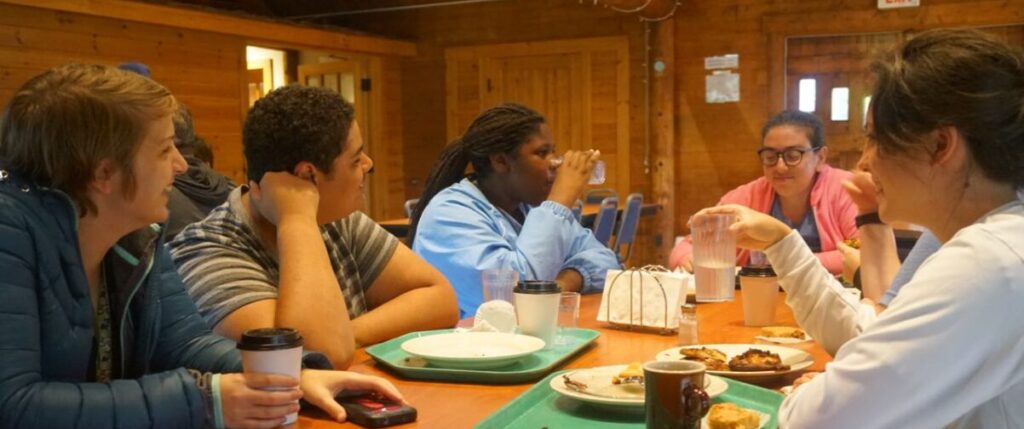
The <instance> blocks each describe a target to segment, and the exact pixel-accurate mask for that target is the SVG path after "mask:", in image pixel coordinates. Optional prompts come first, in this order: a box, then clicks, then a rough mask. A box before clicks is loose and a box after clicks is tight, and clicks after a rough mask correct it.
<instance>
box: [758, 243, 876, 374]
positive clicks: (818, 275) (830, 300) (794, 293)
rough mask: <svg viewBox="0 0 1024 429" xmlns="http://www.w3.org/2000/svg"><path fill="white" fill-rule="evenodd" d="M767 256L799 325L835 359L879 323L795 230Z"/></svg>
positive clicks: (775, 245) (871, 311) (872, 309)
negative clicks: (835, 356)
mask: <svg viewBox="0 0 1024 429" xmlns="http://www.w3.org/2000/svg"><path fill="white" fill-rule="evenodd" d="M765 254H766V255H767V256H768V259H769V260H770V261H771V263H772V267H773V268H774V269H775V272H776V274H778V276H779V284H780V285H781V286H782V288H783V289H784V290H785V291H786V304H787V305H789V307H790V308H792V309H793V315H794V316H795V317H796V321H797V323H798V324H799V325H800V327H801V328H803V329H804V330H805V331H807V333H808V334H809V335H810V336H811V337H812V338H814V339H815V340H816V341H817V342H818V343H819V344H821V345H822V347H824V348H825V351H827V352H828V353H829V354H831V355H833V356H834V355H835V354H836V351H838V350H839V348H840V347H842V346H843V344H846V342H847V341H849V340H850V339H852V338H854V337H856V336H857V335H860V333H861V332H862V331H863V330H864V329H865V328H867V326H868V325H870V324H871V323H873V322H874V321H875V320H876V318H877V316H876V315H875V310H874V308H873V307H871V306H868V305H865V304H861V303H859V302H858V301H857V299H856V297H854V296H853V295H850V294H848V293H846V292H845V291H844V290H843V286H842V285H841V284H840V283H839V281H837V280H836V279H835V277H833V276H832V274H831V273H829V272H828V270H826V269H825V267H824V266H822V265H821V262H820V261H819V260H818V258H816V257H815V256H814V253H812V252H811V249H809V248H808V247H807V244H805V243H804V241H803V239H802V238H800V234H799V233H797V231H796V230H793V231H792V232H790V233H789V235H787V236H786V237H785V238H783V239H782V240H780V241H779V242H778V243H775V244H774V245H773V246H771V247H769V248H767V249H765Z"/></svg>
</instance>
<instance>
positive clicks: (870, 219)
mask: <svg viewBox="0 0 1024 429" xmlns="http://www.w3.org/2000/svg"><path fill="white" fill-rule="evenodd" d="M853 223H855V224H857V228H860V227H862V226H864V225H871V224H874V223H879V224H884V223H885V222H882V218H880V217H878V212H871V213H864V214H862V215H857V217H855V218H853Z"/></svg>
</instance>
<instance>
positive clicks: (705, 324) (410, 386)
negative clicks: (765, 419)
mask: <svg viewBox="0 0 1024 429" xmlns="http://www.w3.org/2000/svg"><path fill="white" fill-rule="evenodd" d="M783 301H784V295H783V294H782V293H780V294H779V300H778V304H777V308H776V312H775V322H776V324H777V325H788V326H796V323H795V321H794V320H793V313H792V312H791V311H790V309H789V307H787V306H786V305H785V303H784V302H783ZM600 302H601V296H600V295H587V296H584V297H583V299H582V301H581V304H580V323H579V325H580V327H583V328H590V329H596V330H598V331H600V332H601V336H600V337H599V338H598V339H597V340H596V341H595V342H594V343H593V344H592V345H591V346H590V347H589V348H588V349H585V350H583V351H582V352H580V353H579V354H577V355H576V356H575V357H573V358H571V359H570V360H569V362H568V363H567V364H565V365H563V366H562V367H561V368H557V369H556V370H561V369H566V368H587V367H593V366H602V365H614V364H625V363H629V362H634V361H650V360H654V356H655V355H656V354H657V353H658V352H659V351H662V350H664V349H667V348H670V347H674V346H676V336H675V334H673V335H667V336H662V335H658V334H654V333H648V332H630V331H625V330H620V329H613V328H609V327H607V326H606V325H605V324H603V323H600V322H597V310H598V306H599V305H600ZM697 319H698V323H699V330H700V331H699V335H700V340H701V342H702V343H705V344H713V343H752V342H754V336H756V335H757V334H758V332H759V328H751V327H747V326H744V325H743V308H742V305H741V300H740V291H736V299H735V300H734V301H732V302H726V303H715V304H699V305H698V306H697ZM810 352H811V354H812V355H813V356H814V365H812V366H811V367H810V368H809V370H811V371H822V370H824V368H825V363H826V362H828V361H830V360H831V359H832V358H831V356H829V355H828V354H827V353H825V350H824V349H822V348H821V346H820V345H818V344H815V345H814V346H813V348H812V349H811V350H810ZM354 362H355V363H354V364H353V365H352V368H351V370H352V371H356V372H360V373H363V374H373V375H379V376H382V377H385V378H388V379H389V380H391V381H393V382H394V383H395V385H397V386H398V388H399V390H401V391H402V394H403V395H405V398H406V399H407V400H408V401H409V402H410V403H411V404H412V405H413V406H414V407H416V409H417V410H418V412H419V416H418V420H417V421H416V422H415V423H411V424H407V425H403V426H400V427H402V428H411V427H421V428H469V427H472V426H473V425H474V424H476V423H477V422H479V421H481V420H483V419H484V418H486V417H487V416H488V415H490V414H492V413H494V412H495V411H496V410H498V409H499V408H501V407H502V406H503V405H505V404H507V403H509V402H511V401H512V400H513V399H515V397H516V396H518V395H519V394H521V393H523V392H524V391H525V390H527V389H529V388H530V387H531V386H532V384H518V385H501V386H494V385H480V384H464V383H463V384H460V383H442V382H434V381H417V380H406V379H401V378H398V377H396V376H394V375H392V374H391V373H389V372H387V371H385V370H383V369H382V368H380V367H378V366H377V365H375V364H374V361H373V359H372V358H370V357H369V355H367V354H366V352H365V351H364V350H359V351H357V353H356V357H355V361H354ZM797 376H798V374H790V375H788V376H785V377H782V378H779V379H776V380H773V381H770V382H768V383H767V384H761V385H762V386H765V387H769V388H776V389H777V388H780V387H783V386H785V385H788V384H790V383H791V382H792V380H793V379H795V378H796V377H797ZM297 427H299V428H340V427H345V428H349V427H351V428H356V427H358V426H355V425H352V424H349V423H345V424H339V423H335V422H332V421H330V420H327V419H326V417H325V416H324V415H323V414H321V413H319V412H317V411H304V412H303V414H302V416H301V417H300V419H299V423H298V426H297Z"/></svg>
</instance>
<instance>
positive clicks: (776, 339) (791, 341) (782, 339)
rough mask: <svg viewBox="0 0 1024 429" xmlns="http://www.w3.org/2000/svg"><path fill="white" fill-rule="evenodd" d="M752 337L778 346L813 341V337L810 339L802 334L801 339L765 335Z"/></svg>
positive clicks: (803, 343)
mask: <svg viewBox="0 0 1024 429" xmlns="http://www.w3.org/2000/svg"><path fill="white" fill-rule="evenodd" d="M754 339H755V340H757V341H761V342H764V343H766V344H778V345H780V346H790V345H792V346H796V345H806V344H810V343H811V342H813V341H814V339H812V338H811V336H810V335H804V339H802V340H801V339H799V338H793V337H765V336H763V335H758V336H756V337H754Z"/></svg>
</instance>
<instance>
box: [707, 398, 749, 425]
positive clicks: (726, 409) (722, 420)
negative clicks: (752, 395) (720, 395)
mask: <svg viewBox="0 0 1024 429" xmlns="http://www.w3.org/2000/svg"><path fill="white" fill-rule="evenodd" d="M760 426H761V416H759V415H758V414H757V413H756V412H754V411H751V410H748V409H746V408H743V407H740V406H738V405H736V404H732V403H729V402H723V403H721V404H715V405H712V406H711V411H709V412H708V427H709V428H710V429H757V428H758V427H760Z"/></svg>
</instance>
